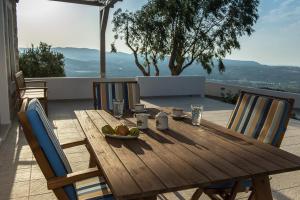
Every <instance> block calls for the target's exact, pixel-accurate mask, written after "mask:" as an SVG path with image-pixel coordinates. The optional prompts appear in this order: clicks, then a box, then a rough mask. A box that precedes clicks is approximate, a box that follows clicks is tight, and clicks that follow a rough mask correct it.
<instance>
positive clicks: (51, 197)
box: [29, 192, 57, 200]
mask: <svg viewBox="0 0 300 200" xmlns="http://www.w3.org/2000/svg"><path fill="white" fill-rule="evenodd" d="M42 199H47V200H57V198H56V196H55V194H54V193H53V192H51V193H47V194H39V195H33V196H29V200H42Z"/></svg>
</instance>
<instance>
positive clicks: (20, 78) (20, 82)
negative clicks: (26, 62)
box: [14, 71, 26, 97]
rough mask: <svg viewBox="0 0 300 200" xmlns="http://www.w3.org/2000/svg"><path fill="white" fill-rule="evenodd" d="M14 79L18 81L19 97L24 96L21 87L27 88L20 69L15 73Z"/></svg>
mask: <svg viewBox="0 0 300 200" xmlns="http://www.w3.org/2000/svg"><path fill="white" fill-rule="evenodd" d="M14 80H15V83H16V90H17V93H18V95H19V97H22V92H23V91H21V90H20V88H25V87H26V85H25V79H24V74H23V72H22V71H19V72H17V73H15V76H14Z"/></svg>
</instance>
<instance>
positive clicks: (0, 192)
mask: <svg viewBox="0 0 300 200" xmlns="http://www.w3.org/2000/svg"><path fill="white" fill-rule="evenodd" d="M28 196H29V181H24V182H16V183H7V184H4V185H1V187H0V197H1V198H3V199H10V198H21V197H28Z"/></svg>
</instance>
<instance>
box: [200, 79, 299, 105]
mask: <svg viewBox="0 0 300 200" xmlns="http://www.w3.org/2000/svg"><path fill="white" fill-rule="evenodd" d="M222 88H224V89H225V92H228V91H230V92H231V93H233V94H236V93H238V92H239V91H248V92H253V93H258V94H264V95H270V96H276V97H284V98H293V99H295V104H294V107H295V108H297V109H299V108H300V94H298V93H291V92H281V91H276V90H267V89H259V88H253V87H245V86H238V85H231V84H224V83H215V82H211V81H206V84H205V95H207V96H214V97H221V93H222Z"/></svg>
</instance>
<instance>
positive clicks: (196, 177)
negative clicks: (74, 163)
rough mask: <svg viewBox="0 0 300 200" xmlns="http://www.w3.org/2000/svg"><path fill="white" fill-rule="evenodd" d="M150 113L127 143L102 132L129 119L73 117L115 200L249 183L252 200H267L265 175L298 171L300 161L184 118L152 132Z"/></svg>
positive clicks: (94, 114) (96, 113)
mask: <svg viewBox="0 0 300 200" xmlns="http://www.w3.org/2000/svg"><path fill="white" fill-rule="evenodd" d="M150 110H151V109H149V112H150V114H151V117H150V118H149V120H148V126H149V128H148V129H146V130H143V131H141V134H140V135H139V137H138V139H132V140H121V139H113V138H107V137H105V136H104V135H103V133H102V132H101V128H102V127H103V126H105V125H107V124H109V125H111V126H112V127H115V126H117V125H119V124H126V125H127V126H129V127H131V126H132V127H134V126H135V125H136V119H135V118H133V117H132V115H128V117H124V118H122V119H116V118H115V117H113V116H112V115H111V114H110V113H108V112H106V111H104V110H81V111H75V114H76V117H77V119H78V121H79V123H80V125H81V127H82V129H83V131H84V133H85V135H86V138H87V140H88V144H89V145H90V147H91V149H92V152H93V154H94V156H95V158H96V162H97V165H98V166H99V167H100V168H101V170H102V172H103V175H104V176H105V179H106V181H107V183H108V185H109V187H110V189H111V191H112V193H113V195H114V197H115V198H116V199H145V200H146V199H147V200H148V199H156V198H157V195H159V194H162V193H167V192H175V191H179V190H184V189H191V188H205V187H207V186H209V185H211V184H215V183H222V182H224V181H228V180H237V181H238V180H244V179H249V178H251V179H252V183H253V188H254V189H255V199H256V200H269V199H272V192H271V187H270V182H269V175H273V174H278V173H283V172H289V171H295V170H299V169H300V157H298V156H295V155H293V154H291V153H288V152H286V151H283V150H281V149H278V148H275V147H273V146H271V145H268V144H263V143H261V142H258V141H256V140H254V139H252V138H249V137H246V136H244V135H242V134H239V133H236V132H234V131H232V130H229V129H227V128H225V127H222V126H220V125H217V124H215V123H213V122H209V121H207V120H205V119H202V120H201V125H200V126H192V125H191V120H190V119H189V118H187V119H184V120H174V119H172V118H171V117H169V129H168V130H164V131H160V130H157V129H156V126H155V119H154V116H155V113H156V112H157V109H153V110H151V111H150Z"/></svg>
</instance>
